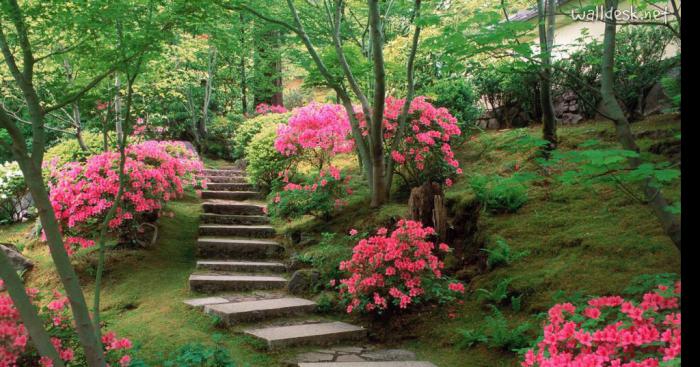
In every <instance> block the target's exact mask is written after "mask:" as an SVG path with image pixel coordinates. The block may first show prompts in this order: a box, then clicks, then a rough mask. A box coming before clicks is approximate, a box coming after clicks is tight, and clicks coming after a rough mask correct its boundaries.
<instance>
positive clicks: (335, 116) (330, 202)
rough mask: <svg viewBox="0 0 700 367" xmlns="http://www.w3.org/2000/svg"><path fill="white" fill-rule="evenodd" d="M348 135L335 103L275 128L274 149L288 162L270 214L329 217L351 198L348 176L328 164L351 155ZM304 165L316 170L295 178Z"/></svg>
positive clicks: (301, 112) (299, 112)
mask: <svg viewBox="0 0 700 367" xmlns="http://www.w3.org/2000/svg"><path fill="white" fill-rule="evenodd" d="M349 135H350V123H349V121H348V116H347V113H346V112H345V109H344V108H343V107H342V106H340V105H335V104H319V103H311V104H309V105H307V106H304V107H300V108H297V109H295V110H294V111H293V113H292V116H291V117H290V118H289V120H288V122H287V124H280V125H279V126H278V128H277V137H276V138H275V143H274V144H275V149H276V150H277V152H279V153H280V154H282V155H283V156H285V157H288V158H289V159H290V162H291V163H290V164H289V167H288V168H287V169H285V170H284V171H282V172H279V173H278V176H279V183H278V185H277V186H278V187H277V190H276V191H277V192H273V194H272V195H271V196H272V200H271V202H270V205H269V208H270V215H272V216H273V217H282V218H287V219H290V218H295V217H299V216H302V215H307V214H310V215H314V216H317V217H328V216H329V215H330V213H331V212H332V211H333V210H334V209H336V208H339V207H342V206H344V205H345V204H346V201H345V197H346V196H347V195H350V194H352V190H351V189H350V188H349V187H347V185H348V182H349V180H350V176H347V175H344V174H343V173H342V172H341V170H340V169H339V168H338V167H336V166H334V165H333V164H332V160H333V158H334V157H335V156H336V155H338V154H343V153H350V152H352V150H353V148H354V142H353V140H352V139H351V138H350V137H349ZM304 163H305V164H308V165H310V166H312V167H314V168H316V169H317V170H318V171H317V172H313V173H312V174H311V175H310V176H309V177H304V176H301V175H298V166H299V164H304Z"/></svg>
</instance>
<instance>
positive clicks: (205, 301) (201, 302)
mask: <svg viewBox="0 0 700 367" xmlns="http://www.w3.org/2000/svg"><path fill="white" fill-rule="evenodd" d="M229 302H230V301H229V300H227V299H226V298H222V297H204V298H193V299H188V300H184V301H183V303H184V304H186V305H188V306H190V307H194V308H204V307H205V306H208V305H215V304H219V303H229Z"/></svg>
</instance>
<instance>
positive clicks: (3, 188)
mask: <svg viewBox="0 0 700 367" xmlns="http://www.w3.org/2000/svg"><path fill="white" fill-rule="evenodd" d="M31 202H32V200H31V198H30V197H29V189H27V185H26V183H25V182H24V175H23V174H22V171H21V170H20V169H19V165H18V164H17V162H7V163H3V164H0V224H6V223H13V222H17V221H20V220H22V217H23V215H25V214H27V210H28V209H29V208H30V207H31Z"/></svg>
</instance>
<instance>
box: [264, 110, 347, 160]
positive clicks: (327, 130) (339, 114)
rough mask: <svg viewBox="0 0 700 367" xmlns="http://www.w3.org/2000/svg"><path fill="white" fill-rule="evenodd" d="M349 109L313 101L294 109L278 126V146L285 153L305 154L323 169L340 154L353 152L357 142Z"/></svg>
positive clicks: (287, 154) (290, 154)
mask: <svg viewBox="0 0 700 367" xmlns="http://www.w3.org/2000/svg"><path fill="white" fill-rule="evenodd" d="M349 136H350V122H349V121H348V115H347V113H346V112H345V109H344V108H343V106H341V105H337V104H320V103H315V102H312V103H310V104H308V105H306V106H304V107H300V108H297V109H295V110H294V112H293V114H292V116H291V117H290V118H289V121H288V122H287V124H286V125H285V124H281V125H279V127H278V128H277V139H275V148H276V149H277V151H278V152H280V153H281V154H283V155H285V156H292V155H296V156H299V155H305V156H307V159H309V160H310V161H311V162H312V163H313V164H314V165H316V166H317V167H318V168H319V169H320V168H323V166H324V164H326V163H328V162H329V161H330V159H331V158H332V157H333V156H335V155H336V154H342V153H350V152H352V150H353V146H354V142H353V140H352V139H351V138H350V137H349Z"/></svg>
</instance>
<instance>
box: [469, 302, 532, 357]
mask: <svg viewBox="0 0 700 367" xmlns="http://www.w3.org/2000/svg"><path fill="white" fill-rule="evenodd" d="M531 329H532V324H530V323H529V322H525V323H522V324H519V325H517V326H515V327H511V326H510V325H509V323H508V320H507V319H506V318H505V316H503V313H501V311H499V310H498V308H496V307H491V315H490V316H487V317H486V318H485V319H484V322H483V326H482V327H481V328H480V329H478V330H466V329H461V330H458V331H457V332H458V334H459V335H460V340H459V341H458V342H457V346H458V347H460V348H469V347H472V346H474V345H476V344H478V343H482V344H485V345H486V346H488V347H489V348H494V349H502V350H507V351H514V352H517V351H518V350H520V349H522V348H525V347H528V346H529V345H530V344H531V338H530V337H529V336H528V332H529V331H530V330H531Z"/></svg>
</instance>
